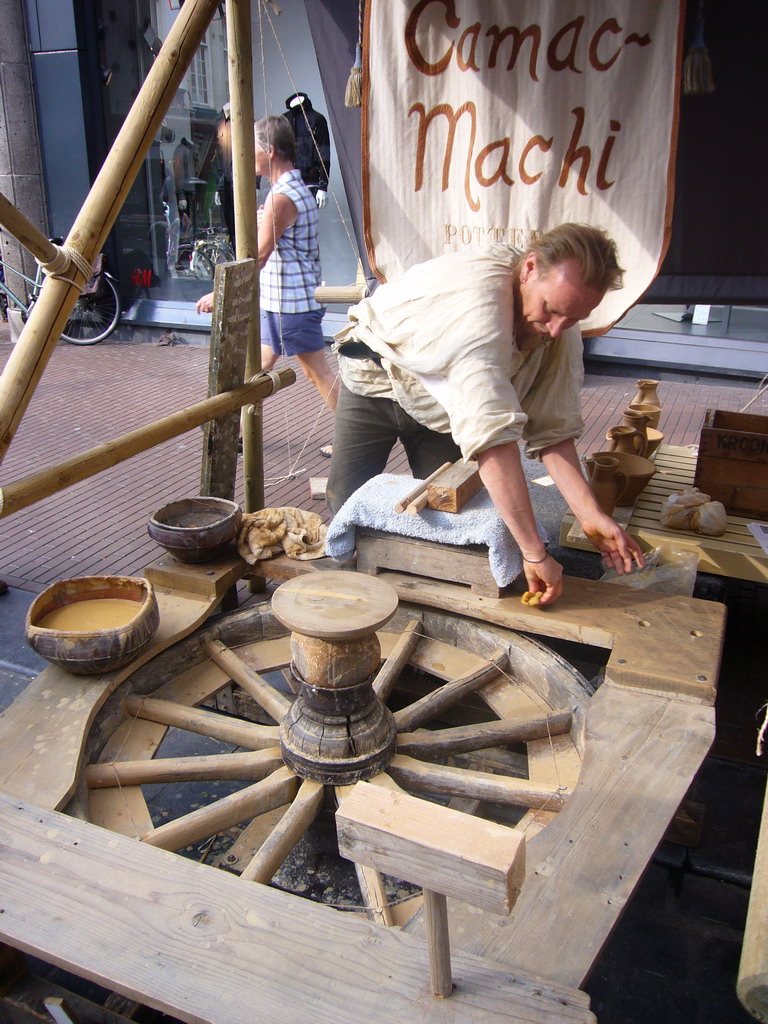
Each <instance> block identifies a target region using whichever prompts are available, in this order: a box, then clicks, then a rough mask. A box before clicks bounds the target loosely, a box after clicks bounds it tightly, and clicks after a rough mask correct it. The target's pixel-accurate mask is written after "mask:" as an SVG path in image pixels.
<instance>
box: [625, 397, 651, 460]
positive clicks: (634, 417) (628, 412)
mask: <svg viewBox="0 0 768 1024" xmlns="http://www.w3.org/2000/svg"><path fill="white" fill-rule="evenodd" d="M621 425H622V426H623V427H632V428H633V429H634V430H636V431H637V434H638V437H639V441H638V442H636V444H635V454H636V455H642V456H643V458H645V453H646V449H647V448H648V437H647V435H646V429H647V427H648V414H647V413H645V412H642V411H641V410H639V409H633V408H632V406H629V407H628V408H626V409H625V410H624V415H623V418H622V421H621Z"/></svg>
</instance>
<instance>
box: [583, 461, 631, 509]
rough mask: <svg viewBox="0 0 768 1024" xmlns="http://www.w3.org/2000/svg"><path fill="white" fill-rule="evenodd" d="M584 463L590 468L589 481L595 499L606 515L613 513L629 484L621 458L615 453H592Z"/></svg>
mask: <svg viewBox="0 0 768 1024" xmlns="http://www.w3.org/2000/svg"><path fill="white" fill-rule="evenodd" d="M584 464H585V465H586V466H587V469H588V470H589V480H588V481H587V482H588V484H589V489H590V491H592V493H593V494H594V496H595V501H596V502H597V504H598V506H599V507H600V509H601V510H602V511H603V512H605V514H606V515H611V513H612V512H613V510H614V508H615V507H616V503H617V501H618V499H619V497H620V496H621V494H622V492H623V491H624V490H625V488H626V486H627V474H626V473H623V472H622V471H621V470H620V469H619V460H618V459H617V458H616V457H615V456H614V455H603V454H599V455H592V456H590V457H589V458H587V459H585V460H584Z"/></svg>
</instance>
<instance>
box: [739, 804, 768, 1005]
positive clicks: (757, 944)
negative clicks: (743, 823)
mask: <svg viewBox="0 0 768 1024" xmlns="http://www.w3.org/2000/svg"><path fill="white" fill-rule="evenodd" d="M736 993H737V995H738V997H739V999H740V1000H741V1002H742V1005H743V1006H744V1007H745V1008H746V1009H747V1010H749V1012H750V1013H751V1014H752V1016H753V1017H756V1018H757V1019H758V1020H768V788H766V791H765V799H764V801H763V816H762V819H761V822H760V836H759V838H758V841H757V852H756V854H755V869H754V874H753V876H752V891H751V892H750V895H749V909H748V911H747V924H746V927H745V929H744V944H743V946H742V948H741V962H740V963H739V975H738V979H737V982H736Z"/></svg>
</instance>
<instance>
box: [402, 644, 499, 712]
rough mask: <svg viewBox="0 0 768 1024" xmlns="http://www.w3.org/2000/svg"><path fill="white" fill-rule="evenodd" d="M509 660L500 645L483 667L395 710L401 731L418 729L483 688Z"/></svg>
mask: <svg viewBox="0 0 768 1024" xmlns="http://www.w3.org/2000/svg"><path fill="white" fill-rule="evenodd" d="M508 663H509V656H508V655H507V653H506V651H503V650H502V649H501V648H498V650H496V651H495V652H494V654H492V655H491V657H490V659H489V660H488V662H487V663H486V664H485V665H484V666H483V667H482V668H480V669H478V670H477V671H474V672H470V673H468V674H467V675H465V676H462V677H461V678H460V679H455V680H454V681H453V682H451V683H445V685H443V686H440V687H438V689H436V690H433V691H432V693H428V694H427V695H426V696H425V697H422V698H421V700H417V701H416V702H415V703H413V704H409V705H408V707H407V708H403V709H402V710H401V711H397V712H395V722H396V723H397V729H398V732H405V731H410V730H413V729H416V728H418V726H420V725H422V724H423V723H424V722H428V721H429V720H430V719H432V718H436V717H437V716H438V715H439V714H440V713H441V712H442V711H445V709H446V708H449V707H451V706H452V705H453V704H455V703H456V702H457V701H459V700H461V698H462V697H465V696H466V695H467V694H468V693H474V691H475V690H479V689H480V687H481V686H485V684H486V683H489V682H491V680H493V679H495V678H496V676H497V675H498V674H499V671H500V670H501V669H503V668H505V667H506V666H507V664H508Z"/></svg>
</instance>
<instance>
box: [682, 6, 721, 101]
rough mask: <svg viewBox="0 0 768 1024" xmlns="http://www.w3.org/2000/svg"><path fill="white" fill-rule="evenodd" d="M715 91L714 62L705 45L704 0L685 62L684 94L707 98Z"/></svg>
mask: <svg viewBox="0 0 768 1024" xmlns="http://www.w3.org/2000/svg"><path fill="white" fill-rule="evenodd" d="M714 91H715V82H714V79H713V77H712V62H711V60H710V59H709V50H708V49H707V47H706V44H705V43H704V0H699V12H698V14H697V16H696V24H695V26H694V29H693V37H692V39H691V45H690V47H689V48H688V53H687V54H686V57H685V61H684V62H683V93H684V94H685V95H686V96H705V95H706V94H707V93H710V92H714Z"/></svg>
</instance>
